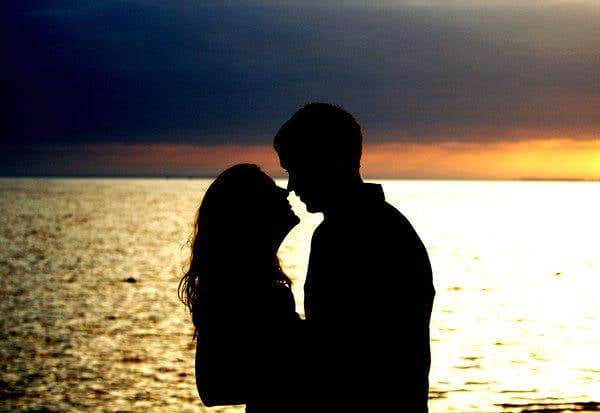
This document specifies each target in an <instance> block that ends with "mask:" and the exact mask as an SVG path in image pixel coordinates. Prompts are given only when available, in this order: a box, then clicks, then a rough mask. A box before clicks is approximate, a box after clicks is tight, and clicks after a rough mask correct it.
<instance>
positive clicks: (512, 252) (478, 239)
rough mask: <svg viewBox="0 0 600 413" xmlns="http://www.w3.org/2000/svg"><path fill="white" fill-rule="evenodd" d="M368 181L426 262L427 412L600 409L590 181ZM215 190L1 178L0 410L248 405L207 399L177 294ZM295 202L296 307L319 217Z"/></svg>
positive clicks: (289, 263)
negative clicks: (408, 228)
mask: <svg viewBox="0 0 600 413" xmlns="http://www.w3.org/2000/svg"><path fill="white" fill-rule="evenodd" d="M371 182H374V181H371ZM376 182H379V183H382V184H383V188H384V191H385V193H386V197H387V199H388V201H389V202H390V203H392V204H393V205H394V206H396V207H397V208H398V209H399V210H400V211H401V212H403V213H404V214H405V215H406V216H407V218H408V219H409V220H410V221H411V222H412V224H413V226H414V227H415V229H416V230H417V232H418V233H419V235H420V236H421V238H422V240H423V242H424V243H425V245H426V247H427V250H428V251H429V255H430V258H431V262H432V266H433V277H434V285H435V288H436V291H437V294H436V298H435V302H434V310H433V314H432V321H431V340H432V343H431V344H432V347H431V348H432V366H431V372H430V384H431V386H430V403H429V406H430V411H431V412H433V413H437V412H526V411H528V412H529V411H562V410H568V409H571V410H573V411H599V410H600V311H599V309H600V293H599V291H600V219H599V211H600V183H598V182H524V181H523V182H509V181H419V180H404V181H403V180H398V181H392V180H386V181H376ZM278 183H279V184H280V185H282V186H283V185H285V183H284V182H281V181H279V182H278ZM209 184H210V180H206V179H56V178H52V179H45V178H39V179H14V178H3V179H0V410H1V411H14V410H22V411H30V410H36V411H49V412H52V411H73V410H76V411H77V410H78V411H84V410H85V411H88V410H96V411H146V410H153V411H182V412H203V411H210V412H216V411H219V412H240V411H243V408H242V407H241V406H237V407H236V406H234V407H229V408H212V409H205V408H203V407H202V404H201V402H200V399H199V398H198V394H197V392H196V387H195V382H194V351H195V343H194V342H192V341H191V338H192V332H193V327H192V324H191V319H190V316H189V315H188V313H187V312H186V309H185V307H184V306H183V304H181V302H180V301H179V300H178V298H177V285H178V282H179V279H180V278H181V276H182V274H183V270H184V269H185V261H186V258H187V256H188V254H189V247H188V245H187V241H188V239H189V237H190V235H191V233H192V225H193V220H194V216H195V213H196V210H197V208H198V205H199V202H200V200H201V199H202V196H203V193H204V191H205V190H206V188H207V187H208V185H209ZM291 201H292V206H293V207H294V209H295V211H296V212H297V214H298V215H299V216H300V217H301V219H302V223H301V224H300V225H298V226H297V227H296V228H295V229H294V230H293V231H292V233H290V235H289V236H288V238H287V239H286V240H285V242H284V244H283V246H282V248H281V250H280V257H281V260H282V263H283V266H284V269H285V271H286V272H287V273H288V275H290V277H291V278H292V279H293V280H294V287H293V288H294V294H295V296H296V301H297V304H298V311H299V312H302V304H303V295H302V284H303V280H304V275H305V272H306V265H307V258H308V252H309V250H310V236H311V233H312V231H313V229H314V228H315V227H316V225H318V223H319V222H320V220H321V216H320V214H308V213H307V212H306V210H305V209H304V208H303V206H302V204H301V203H300V202H299V201H298V200H297V199H296V198H294V197H292V199H291ZM399 265H400V263H399ZM402 293H403V292H402V291H399V292H398V294H399V296H401V294H402ZM352 305H353V304H352V302H350V301H349V302H348V312H349V313H350V312H351V311H352ZM290 357H291V358H292V360H291V361H290V362H291V364H293V355H291V356H290ZM298 368H299V369H300V368H302V366H300V365H299V366H298ZM390 411H402V406H401V402H399V403H398V405H395V406H390Z"/></svg>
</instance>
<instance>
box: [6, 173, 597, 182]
mask: <svg viewBox="0 0 600 413" xmlns="http://www.w3.org/2000/svg"><path fill="white" fill-rule="evenodd" d="M217 176H218V174H214V175H210V174H199V175H160V174H148V175H144V174H137V175H136V174H122V175H120V174H81V175H73V174H72V175H60V174H45V175H4V174H1V173H0V179H180V180H184V179H189V180H193V179H215V178H216V177H217ZM271 177H272V178H273V179H286V178H287V176H286V175H273V176H271ZM363 180H376V181H490V182H493V181H509V182H536V181H537V182H600V177H598V178H536V177H522V178H482V177H445V178H438V177H418V176H405V177H402V176H398V177H389V176H388V177H377V176H364V177H363Z"/></svg>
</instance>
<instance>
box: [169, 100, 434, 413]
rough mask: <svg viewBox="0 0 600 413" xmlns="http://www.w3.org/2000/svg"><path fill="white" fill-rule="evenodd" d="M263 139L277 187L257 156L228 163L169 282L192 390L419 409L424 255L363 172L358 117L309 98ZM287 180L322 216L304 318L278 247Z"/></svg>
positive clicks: (258, 402) (281, 403)
mask: <svg viewBox="0 0 600 413" xmlns="http://www.w3.org/2000/svg"><path fill="white" fill-rule="evenodd" d="M274 147H275V150H276V151H277V154H278V156H279V160H280V163H281V166H282V167H283V168H284V169H285V170H286V171H287V173H288V178H289V181H288V190H287V191H286V190H284V189H282V188H279V187H277V186H276V185H275V183H274V181H273V180H272V179H271V178H270V177H269V176H267V175H266V174H265V173H263V172H262V171H261V170H260V169H259V168H258V167H257V166H255V165H250V164H240V165H235V166H233V167H231V168H229V169H227V170H225V171H224V172H223V173H221V175H219V176H218V177H217V179H216V180H215V181H214V182H213V183H212V184H211V186H210V187H209V188H208V190H207V191H206V195H205V196H204V199H203V200H202V203H201V205H200V208H199V210H198V216H197V220H196V226H195V236H194V240H193V245H192V256H191V262H190V267H189V270H188V271H187V273H186V274H185V275H184V277H183V279H182V280H181V284H180V288H182V290H181V291H182V292H183V296H184V298H182V299H183V301H184V303H186V305H187V306H188V307H189V309H190V311H191V313H192V319H193V323H194V326H195V334H194V336H195V338H197V348H196V384H197V387H198V391H199V394H200V397H201V399H202V401H203V402H204V403H205V404H206V405H209V406H212V405H225V404H246V411H247V412H300V411H302V412H320V411H331V412H338V411H339V412H345V411H361V412H376V411H403V412H408V413H411V412H426V411H427V394H428V387H429V383H428V374H429V366H430V350H429V320H430V316H431V309H432V304H433V297H434V294H435V291H434V287H433V283H432V275H431V266H430V263H429V259H428V255H427V251H426V250H425V247H424V246H423V244H422V242H421V240H420V239H419V237H418V235H417V234H416V232H415V231H414V229H413V227H412V226H411V224H410V223H409V222H408V220H407V219H406V218H405V217H404V216H403V215H402V214H401V213H400V212H398V211H397V210H396V209H395V208H394V207H392V206H391V205H390V204H388V203H387V202H386V201H385V198H384V194H383V191H382V188H381V186H380V185H375V184H368V183H364V182H363V181H362V178H361V176H360V171H359V169H360V157H361V151H362V131H361V127H360V125H359V124H358V123H357V122H356V120H355V119H354V117H353V116H352V115H351V114H350V113H348V112H346V111H345V110H343V109H341V108H340V107H338V106H335V105H331V104H326V103H311V104H309V105H307V106H304V107H303V108H301V109H300V110H298V111H297V112H296V113H295V114H294V115H293V116H292V117H291V118H290V119H289V120H288V121H287V122H286V123H285V124H284V125H283V126H282V127H281V129H280V130H279V131H278V133H277V135H276V136H275V139H274ZM288 191H294V192H295V193H296V194H297V195H298V196H299V197H300V199H301V200H302V201H303V202H304V203H305V204H306V208H307V210H308V211H309V212H322V213H323V214H324V220H323V222H322V223H321V224H320V225H319V227H318V228H317V229H316V230H315V232H314V234H313V237H312V244H311V251H310V260H309V266H308V274H307V276H306V283H305V285H304V290H305V313H306V320H301V319H300V318H299V317H298V314H297V313H296V311H295V304H294V297H293V295H292V293H291V290H290V284H291V281H290V279H289V278H288V277H287V276H286V275H285V273H284V272H283V271H282V269H281V267H280V265H279V261H278V258H277V250H278V248H279V246H280V244H281V242H282V241H283V239H284V238H285V236H286V235H287V234H288V232H289V231H290V230H291V229H292V228H293V227H294V226H295V225H296V224H297V223H298V222H299V219H298V217H296V215H295V214H294V213H293V212H292V210H291V208H290V205H289V203H288V201H287V195H288Z"/></svg>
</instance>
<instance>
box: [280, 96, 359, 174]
mask: <svg viewBox="0 0 600 413" xmlns="http://www.w3.org/2000/svg"><path fill="white" fill-rule="evenodd" d="M273 146H274V148H275V150H276V151H277V153H278V155H279V158H280V159H281V161H282V165H284V167H285V165H289V164H290V163H294V161H295V160H300V162H306V161H317V162H319V163H321V164H323V163H328V164H332V165H337V166H341V167H344V168H349V169H352V170H358V169H359V168H360V155H361V152H362V131H361V127H360V125H359V124H358V122H357V121H356V119H354V116H352V115H351V114H350V113H348V112H347V111H346V110H344V109H343V108H342V107H340V106H338V105H334V104H330V103H320V102H314V103H309V104H308V105H306V106H303V107H302V108H300V109H299V110H298V111H297V112H296V113H294V115H293V116H292V117H291V118H290V119H289V120H288V121H287V122H285V123H284V124H283V126H282V127H281V128H280V129H279V131H278V132H277V134H276V135H275V138H274V140H273Z"/></svg>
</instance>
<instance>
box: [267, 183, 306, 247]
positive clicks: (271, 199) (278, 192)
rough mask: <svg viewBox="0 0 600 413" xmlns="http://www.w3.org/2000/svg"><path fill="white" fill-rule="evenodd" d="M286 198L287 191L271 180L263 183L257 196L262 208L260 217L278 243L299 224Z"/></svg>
mask: <svg viewBox="0 0 600 413" xmlns="http://www.w3.org/2000/svg"><path fill="white" fill-rule="evenodd" d="M287 196H288V192H287V190H285V189H284V188H281V187H279V186H277V185H276V184H275V182H274V181H273V180H272V179H271V178H268V181H265V185H264V188H262V190H261V191H260V195H259V197H261V198H262V200H261V203H262V204H263V206H264V207H263V211H264V214H261V215H263V218H264V220H265V221H266V222H265V223H266V224H267V227H270V228H271V234H272V235H273V236H274V237H275V238H276V241H278V242H281V241H282V240H283V238H285V236H286V235H287V234H288V232H289V231H290V230H291V229H292V228H293V227H294V226H296V225H297V224H298V223H299V222H300V219H299V218H298V217H297V216H296V214H295V213H294V211H293V210H292V207H291V205H290V203H289V201H288V199H287Z"/></svg>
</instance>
